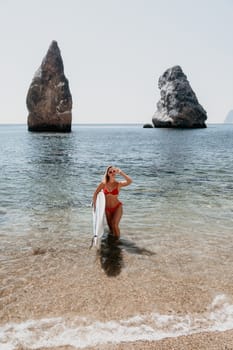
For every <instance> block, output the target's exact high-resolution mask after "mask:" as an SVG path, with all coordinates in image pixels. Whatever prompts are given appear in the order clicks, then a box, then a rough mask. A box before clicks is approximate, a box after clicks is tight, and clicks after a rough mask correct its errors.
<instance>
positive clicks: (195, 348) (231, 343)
mask: <svg viewBox="0 0 233 350" xmlns="http://www.w3.org/2000/svg"><path fill="white" fill-rule="evenodd" d="M74 349H75V348H74V347H70V346H62V347H57V348H53V349H52V350H74ZM93 349H98V350H151V349H154V350H232V349H233V332H232V331H227V332H222V333H219V332H215V333H201V334H194V335H189V336H183V337H178V338H169V339H163V340H161V341H155V342H140V341H139V342H134V343H125V344H124V343H121V344H117V345H111V344H108V345H104V346H98V347H89V348H86V350H93ZM19 350H21V349H19ZM22 350H24V349H22ZM25 350H26V349H25ZM38 350H46V348H40V349H38Z"/></svg>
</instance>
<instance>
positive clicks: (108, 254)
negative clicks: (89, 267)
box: [99, 234, 155, 277]
mask: <svg viewBox="0 0 233 350" xmlns="http://www.w3.org/2000/svg"><path fill="white" fill-rule="evenodd" d="M123 249H124V250H126V251H127V252H129V253H131V254H139V255H147V256H151V255H154V254H155V253H154V252H152V251H150V250H148V249H145V248H140V247H138V246H137V245H136V244H135V243H133V242H130V241H128V240H126V239H118V238H116V237H114V236H113V235H111V234H106V235H104V236H103V238H102V240H101V245H100V250H99V254H100V263H101V267H102V269H103V270H104V271H105V273H106V274H107V276H109V277H115V276H117V275H119V274H120V273H121V269H122V267H123V265H124V263H123V255H122V250H123Z"/></svg>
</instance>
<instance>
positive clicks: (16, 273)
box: [0, 239, 233, 350]
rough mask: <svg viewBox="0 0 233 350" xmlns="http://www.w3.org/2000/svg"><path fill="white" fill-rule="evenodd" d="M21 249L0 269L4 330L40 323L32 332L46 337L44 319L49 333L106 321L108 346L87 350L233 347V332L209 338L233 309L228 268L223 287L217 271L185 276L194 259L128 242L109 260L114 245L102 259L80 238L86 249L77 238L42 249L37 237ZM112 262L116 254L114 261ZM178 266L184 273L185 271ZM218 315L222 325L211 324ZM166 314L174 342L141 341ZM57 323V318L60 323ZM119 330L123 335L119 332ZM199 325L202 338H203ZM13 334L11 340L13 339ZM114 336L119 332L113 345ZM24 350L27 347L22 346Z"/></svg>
mask: <svg viewBox="0 0 233 350" xmlns="http://www.w3.org/2000/svg"><path fill="white" fill-rule="evenodd" d="M18 243H19V246H18V248H17V249H14V248H13V246H11V245H10V244H9V242H8V244H9V250H8V251H7V250H5V259H6V258H7V264H6V263H5V264H3V265H2V267H1V280H2V286H1V299H0V301H1V307H0V310H1V311H0V319H1V325H6V324H8V325H9V324H12V323H15V324H20V323H21V324H22V323H25V322H27V321H28V320H34V321H33V322H34V324H33V325H31V326H30V327H29V328H31V329H32V328H33V329H35V330H36V332H37V333H38V335H39V332H40V331H41V335H42V334H43V331H44V329H45V327H47V326H45V324H41V325H40V322H41V320H49V322H50V325H49V327H48V328H49V329H52V328H53V327H55V326H56V327H57V326H58V324H59V323H61V322H63V321H62V320H65V324H66V327H68V326H69V327H72V329H73V330H74V328H78V329H81V328H80V327H84V326H85V327H86V326H88V327H91V326H92V325H93V324H97V323H98V324H99V323H101V325H102V326H101V328H99V329H98V328H96V332H97V333H98V332H99V331H100V330H101V331H102V328H103V327H104V328H107V329H108V330H109V334H107V338H106V342H105V341H104V340H103V343H101V342H100V343H99V344H95V343H94V346H92V345H91V344H90V342H92V340H90V342H89V345H88V342H87V344H86V346H85V348H87V349H92V348H93V349H99V350H102V349H103V350H105V349H110V350H111V349H114V350H115V349H116V350H118V349H192V350H193V349H225V350H226V349H233V337H232V335H233V331H231V330H230V331H226V332H212V331H211V332H208V331H207V332H206V329H207V330H208V328H211V327H212V328H211V329H213V328H214V327H217V322H218V320H217V318H218V317H219V315H221V313H222V312H226V308H228V309H229V308H231V307H232V302H231V299H230V297H229V296H230V295H233V286H232V283H231V279H230V276H229V275H228V273H227V271H225V273H224V270H223V268H224V266H222V270H221V267H219V274H220V273H222V277H221V286H220V285H219V280H220V279H216V273H215V274H214V275H213V276H212V275H211V273H210V271H211V269H210V268H209V272H208V271H206V272H205V273H203V274H201V273H200V271H198V272H199V273H198V274H197V273H195V271H193V273H192V274H189V273H188V271H185V266H186V268H187V266H188V264H189V257H188V256H186V257H185V256H183V255H182V256H172V254H167V255H159V254H158V253H156V252H155V251H152V250H148V249H145V248H143V247H140V248H139V247H137V246H136V245H134V244H130V243H129V242H128V244H126V243H127V241H126V240H125V242H124V240H123V243H122V244H121V245H115V246H114V245H113V246H110V250H111V249H112V250H111V251H110V253H111V254H110V255H108V254H109V246H108V247H106V246H105V247H102V252H101V253H97V252H96V250H95V249H94V248H92V249H91V250H90V249H89V247H88V243H89V242H88V241H87V240H86V239H84V240H83V242H80V240H79V242H78V245H79V247H77V246H76V243H77V242H75V240H74V239H66V240H65V239H63V241H62V240H59V241H56V242H54V241H53V242H51V241H50V242H49V240H48V241H47V243H46V242H44V245H41V246H38V245H37V242H36V239H31V240H27V241H26V240H25V239H21V241H19V242H18ZM20 245H21V246H20ZM13 252H14V253H13ZM107 256H111V258H110V260H109V261H107ZM231 259H232V258H231ZM231 261H232V260H231ZM174 264H176V271H177V272H176V274H174V269H173V266H174ZM178 266H184V268H182V269H178V268H177V267H178ZM190 268H192V266H190ZM207 275H208V278H207ZM219 278H220V277H219ZM216 291H219V292H218V293H216ZM220 294H221V295H220ZM219 295H220V296H219ZM226 295H227V297H226ZM213 314H215V318H216V320H213V319H212V316H211V315H213ZM139 315H140V319H138V318H139ZM164 315H165V316H166V317H169V316H170V317H171V320H170V321H169V322H167V324H165V329H164V330H163V331H165V332H167V334H168V336H166V334H165V335H164V336H163V338H164V339H161V340H159V339H158V340H157V339H155V340H156V341H150V338H148V339H149V341H141V340H140V332H142V333H143V331H144V330H143V327H144V328H145V327H148V329H149V328H150V327H152V328H153V327H155V322H157V324H159V322H160V319H161V317H164ZM187 315H188V316H189V318H190V319H189V323H188V324H186V323H187V320H186V319H187ZM61 316H62V320H61V319H59V318H61ZM77 317H78V318H77ZM227 317H228V318H229V314H227V315H225V318H226V320H228V321H229V319H228V318H227ZM55 320H58V321H56V322H57V324H56V325H55ZM177 320H178V321H177ZM190 320H191V321H190ZM71 321H72V322H71ZM222 321H224V319H222V320H221V322H222ZM37 322H38V325H37ZM46 322H48V321H46ZM70 322H71V323H70ZM114 322H115V323H117V322H118V323H117V324H118V326H117V325H116V326H114ZM163 322H164V321H163ZM177 322H178V323H179V324H181V323H182V324H184V325H183V326H184V328H183V329H180V330H179V329H178V333H177V336H176V335H174V334H173V336H172V337H169V334H170V333H171V332H174V330H175V329H176V327H177V326H176V323H177ZM46 324H47V323H46ZM71 325H72V326H71ZM126 325H127V327H128V328H127V327H126ZM183 326H182V327H183ZM228 326H229V325H228ZM117 327H120V328H121V329H122V331H121V332H122V333H116V332H117V330H116V328H117ZM134 327H136V333H138V334H139V336H138V334H137V335H136V339H137V337H138V338H139V340H136V341H131V340H130V338H129V337H128V334H127V333H128V330H129V332H132V334H131V337H133V338H131V339H135V332H134V330H133V329H134ZM156 327H157V325H156ZM179 327H181V326H180V325H179ZM187 327H188V328H187ZM198 327H200V329H203V332H201V333H199V332H198ZM11 328H12V327H9V334H8V337H9V336H12V334H11V333H10V332H11V331H10V329H11ZM13 328H14V327H13ZM166 328H167V329H166ZM82 329H84V328H82ZM101 331H100V333H101ZM160 331H162V328H161V329H160ZM176 331H177V329H176ZM186 331H187V334H188V335H187V336H179V335H180V333H179V332H181V335H182V332H186ZM56 332H58V333H59V331H56ZM114 332H115V333H114ZM111 333H114V334H115V335H114V336H113V339H112V340H111ZM189 333H197V334H191V335H189ZM93 334H94V333H93ZM183 334H186V333H183ZM39 336H40V335H39ZM101 337H102V336H101V334H100V338H101ZM114 337H115V338H114ZM121 337H122V339H120V338H121ZM90 339H91V338H90ZM124 339H128V340H127V341H125V340H124ZM142 340H143V338H142ZM93 341H94V339H93ZM111 341H112V344H111ZM97 342H98V340H97ZM48 344H49V343H48ZM67 344H69V343H67ZM20 346H21V347H20ZM33 346H34V347H33V349H35V348H36V349H45V348H46V347H40V346H38V347H35V345H33ZM81 347H83V346H80V348H81ZM75 348H79V346H73V345H69V346H68V345H67V346H66V344H65V340H64V343H63V345H58V346H52V345H50V346H49V349H59V350H61V349H75ZM18 349H20V350H21V349H22V350H24V349H27V348H25V345H24V346H23V345H21V344H20V343H19V345H18ZM29 349H30V347H29Z"/></svg>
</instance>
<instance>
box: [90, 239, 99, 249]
mask: <svg viewBox="0 0 233 350" xmlns="http://www.w3.org/2000/svg"><path fill="white" fill-rule="evenodd" d="M97 238H98V237H97V236H94V237H93V238H92V240H91V245H90V248H89V249H91V248H92V247H93V245H94V246H96V245H97Z"/></svg>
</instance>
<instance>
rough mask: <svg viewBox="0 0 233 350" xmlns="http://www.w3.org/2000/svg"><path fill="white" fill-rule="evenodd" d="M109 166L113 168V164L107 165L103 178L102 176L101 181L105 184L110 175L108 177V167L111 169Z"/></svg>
mask: <svg viewBox="0 0 233 350" xmlns="http://www.w3.org/2000/svg"><path fill="white" fill-rule="evenodd" d="M111 168H113V166H112V165H109V166H108V167H107V168H106V170H105V173H104V178H103V182H104V183H105V184H106V183H108V181H109V179H110V177H109V175H108V172H109V169H111Z"/></svg>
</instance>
